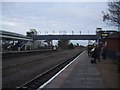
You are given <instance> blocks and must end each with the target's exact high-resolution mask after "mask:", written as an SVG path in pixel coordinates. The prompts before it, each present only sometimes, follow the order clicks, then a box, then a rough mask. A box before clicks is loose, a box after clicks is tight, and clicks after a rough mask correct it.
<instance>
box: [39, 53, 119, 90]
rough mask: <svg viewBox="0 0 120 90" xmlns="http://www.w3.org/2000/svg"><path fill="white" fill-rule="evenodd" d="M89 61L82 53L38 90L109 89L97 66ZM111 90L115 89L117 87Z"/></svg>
mask: <svg viewBox="0 0 120 90" xmlns="http://www.w3.org/2000/svg"><path fill="white" fill-rule="evenodd" d="M91 59H92V58H90V57H88V55H87V51H84V52H82V53H81V54H80V55H79V56H78V57H77V58H76V59H74V60H73V61H72V62H71V63H70V64H69V65H67V66H66V67H65V68H63V69H62V70H61V71H60V72H58V73H57V74H56V75H55V76H54V77H53V78H51V79H50V80H49V81H48V82H46V83H45V84H43V85H42V86H41V87H39V89H38V90H40V89H41V88H43V90H44V88H109V87H106V82H105V79H104V78H103V77H102V76H103V75H102V73H101V72H100V70H99V69H98V68H97V64H92V63H90V60H91ZM97 63H101V62H97ZM115 77H116V76H115ZM117 79H118V78H117V77H116V80H117ZM114 80H115V79H114ZM112 82H114V81H112ZM112 88H117V86H113V87H112Z"/></svg>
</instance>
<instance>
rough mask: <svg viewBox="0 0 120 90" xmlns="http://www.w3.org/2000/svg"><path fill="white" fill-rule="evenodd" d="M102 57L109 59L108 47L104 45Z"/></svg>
mask: <svg viewBox="0 0 120 90" xmlns="http://www.w3.org/2000/svg"><path fill="white" fill-rule="evenodd" d="M101 55H102V57H103V59H106V58H107V46H106V45H103V47H102V50H101Z"/></svg>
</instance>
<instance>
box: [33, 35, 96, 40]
mask: <svg viewBox="0 0 120 90" xmlns="http://www.w3.org/2000/svg"><path fill="white" fill-rule="evenodd" d="M32 38H33V39H34V40H61V39H66V40H97V35H33V36H32Z"/></svg>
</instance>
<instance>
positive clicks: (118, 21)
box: [102, 0, 120, 30]
mask: <svg viewBox="0 0 120 90" xmlns="http://www.w3.org/2000/svg"><path fill="white" fill-rule="evenodd" d="M102 13H103V21H106V22H107V23H109V24H112V25H114V26H117V27H118V29H119V30H120V1H119V0H114V1H112V2H108V10H107V12H104V11H102Z"/></svg>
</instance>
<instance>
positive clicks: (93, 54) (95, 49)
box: [92, 45, 100, 63]
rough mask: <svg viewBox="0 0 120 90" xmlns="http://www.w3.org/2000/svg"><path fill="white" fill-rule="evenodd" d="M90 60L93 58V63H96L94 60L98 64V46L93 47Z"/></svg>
mask: <svg viewBox="0 0 120 90" xmlns="http://www.w3.org/2000/svg"><path fill="white" fill-rule="evenodd" d="M92 58H94V63H96V59H98V61H99V62H100V50H99V46H98V45H95V46H94V48H93V51H92Z"/></svg>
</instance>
